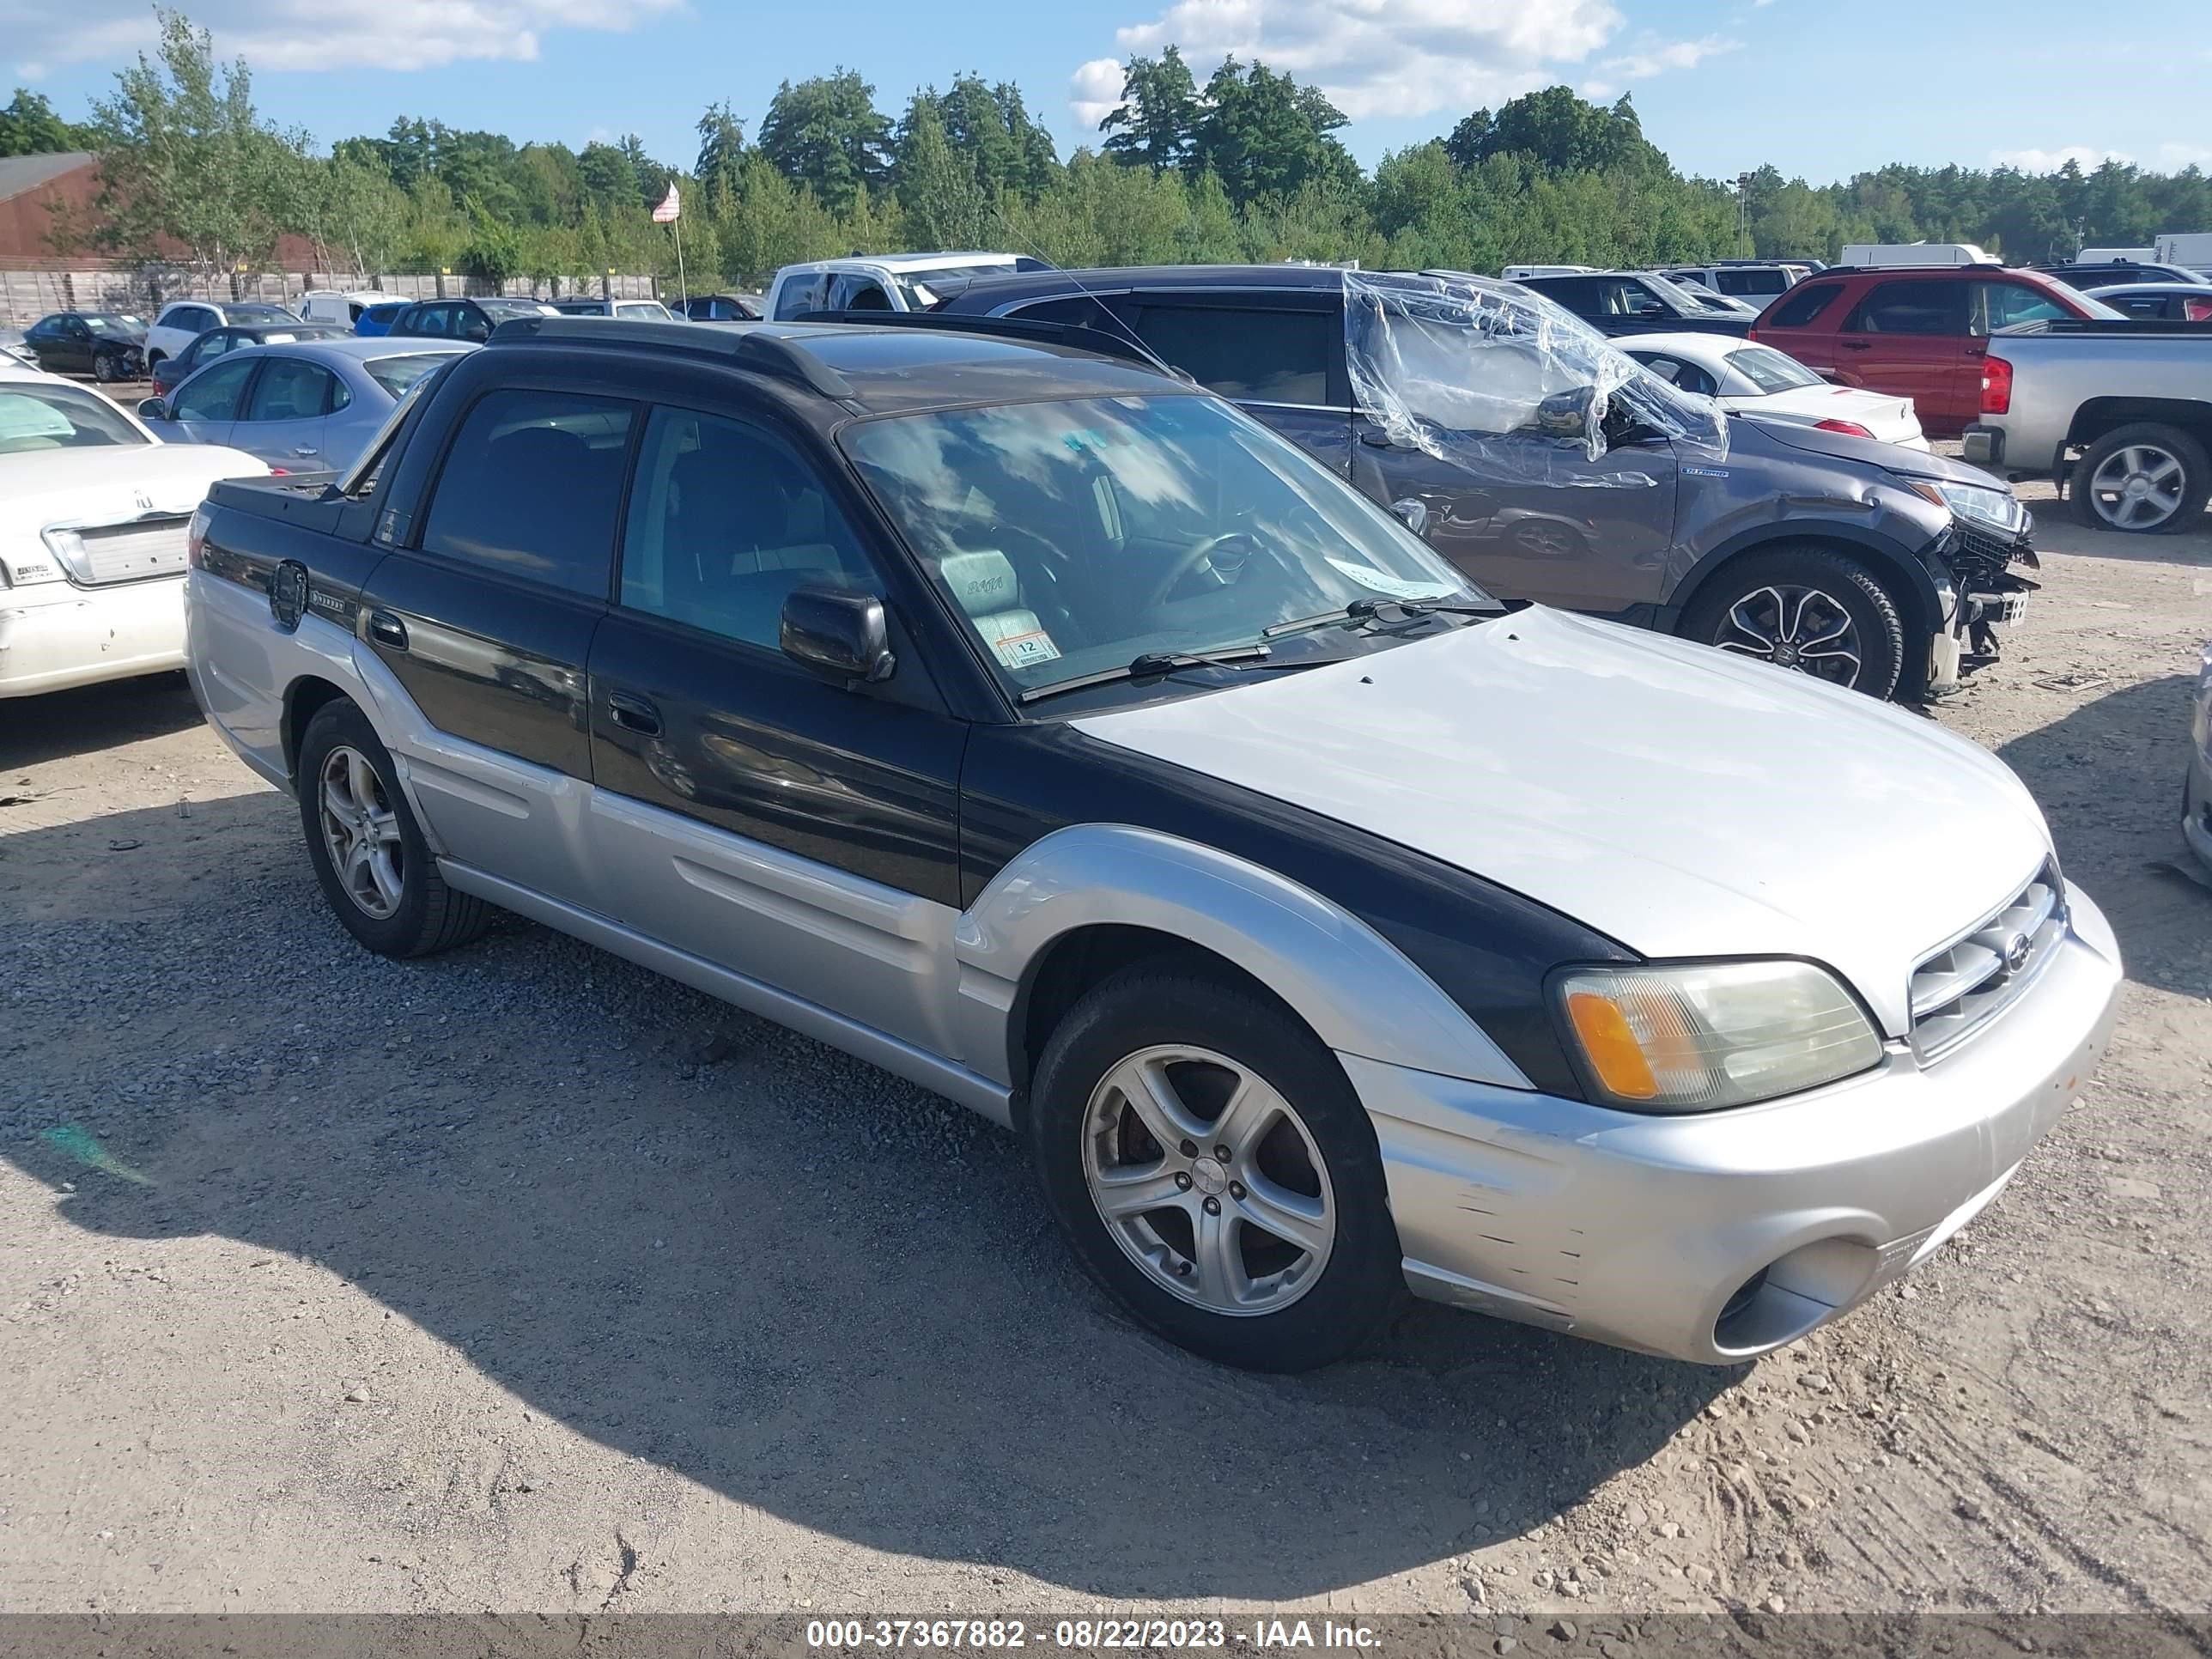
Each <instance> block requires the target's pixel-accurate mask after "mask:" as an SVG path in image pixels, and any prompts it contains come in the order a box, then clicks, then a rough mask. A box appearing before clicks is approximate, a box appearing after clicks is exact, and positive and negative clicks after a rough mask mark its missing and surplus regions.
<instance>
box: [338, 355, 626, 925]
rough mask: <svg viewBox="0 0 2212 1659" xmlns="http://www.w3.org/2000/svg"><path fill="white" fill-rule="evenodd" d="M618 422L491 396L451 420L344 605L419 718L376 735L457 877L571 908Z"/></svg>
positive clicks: (543, 397)
mask: <svg viewBox="0 0 2212 1659" xmlns="http://www.w3.org/2000/svg"><path fill="white" fill-rule="evenodd" d="M634 426H635V408H634V406H633V405H632V404H629V403H626V402H623V401H621V400H619V399H617V398H599V397H587V396H583V395H580V394H577V393H572V392H541V391H535V390H531V389H527V388H523V387H515V386H506V387H500V388H497V389H495V390H493V391H489V392H486V393H485V394H484V395H483V397H481V398H478V399H477V402H476V404H474V405H473V406H472V407H471V409H470V410H469V411H468V413H467V414H466V415H465V416H463V417H462V419H461V422H460V424H459V428H458V429H457V430H456V431H455V432H454V434H453V441H452V443H451V445H450V447H448V448H447V452H446V456H445V460H444V464H443V465H442V467H441V468H440V470H439V471H438V473H437V486H436V489H435V492H434V493H433V494H432V495H431V497H430V499H429V501H428V506H427V507H425V508H424V509H423V511H422V513H420V514H419V515H417V516H418V518H419V520H420V524H421V534H420V538H419V539H418V540H416V541H415V544H414V545H412V546H410V547H402V548H398V549H395V550H393V551H392V552H391V553H389V554H388V555H387V556H386V557H385V558H384V559H383V561H382V562H380V563H379V564H378V565H377V567H376V568H375V570H374V572H372V573H371V574H370V576H369V580H368V587H367V589H366V591H365V592H363V593H362V610H363V611H364V612H365V613H366V614H365V616H364V618H363V622H362V638H363V639H364V640H365V641H367V643H368V647H369V648H370V649H371V650H373V651H374V653H376V655H377V657H378V658H379V659H380V660H381V661H382V662H383V664H384V665H385V666H386V667H387V668H388V669H390V670H391V671H392V676H393V677H394V678H396V679H397V680H398V684H399V687H400V689H401V690H403V691H404V694H405V696H406V697H407V698H408V700H409V701H410V702H411V703H412V704H413V706H414V709H415V711H416V713H418V714H419V715H420V719H419V720H414V721H408V720H401V721H396V722H394V728H395V729H397V731H398V741H397V742H395V743H394V744H393V747H394V749H396V750H399V751H400V753H401V757H402V760H403V762H404V764H405V765H406V767H407V769H408V775H409V777H410V781H411V782H412V783H413V785H414V787H415V791H416V799H417V800H418V801H419V802H420V803H421V805H422V810H423V811H424V813H425V815H426V816H427V817H428V818H429V820H430V823H431V827H432V829H433V830H434V832H435V835H436V836H437V838H438V839H439V840H440V841H441V842H443V844H444V845H445V847H446V848H447V851H448V852H449V853H451V854H453V856H454V857H455V858H458V859H459V860H462V861H463V862H465V863H468V864H473V865H478V866H483V867H484V868H486V869H489V870H493V871H495V872H498V873H499V874H500V875H501V876H502V877H504V878H507V879H509V880H513V881H515V882H518V883H520V884H522V885H524V886H526V887H528V888H531V889H532V890H536V891H538V892H542V893H546V894H550V895H551V896H554V897H556V898H560V899H563V900H567V901H568V902H584V900H585V899H586V896H587V886H586V880H585V875H584V860H583V858H582V854H581V851H580V828H579V826H580V822H581V819H582V817H583V813H584V811H585V808H586V805H588V802H589V799H590V793H591V776H592V761H591V735H590V731H589V726H588V722H587V720H586V709H585V702H584V693H585V678H584V675H585V665H586V661H587V660H588V659H589V655H590V652H591V644H592V633H593V632H594V631H595V630H596V629H598V628H599V623H600V619H601V618H602V617H605V614H606V610H607V594H608V590H609V587H610V586H611V582H612V580H613V568H614V544H615V526H616V524H617V520H618V519H619V517H620V509H621V503H622V492H623V471H624V469H625V467H626V465H627V464H628V460H629V447H630V438H631V435H632V432H633V429H634Z"/></svg>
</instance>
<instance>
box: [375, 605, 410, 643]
mask: <svg viewBox="0 0 2212 1659" xmlns="http://www.w3.org/2000/svg"><path fill="white" fill-rule="evenodd" d="M368 637H369V638H370V639H372V640H374V641H376V643H377V644H379V645H382V646H388V647H391V648H392V650H394V651H404V650H405V649H406V648H407V624H406V623H404V622H402V621H400V620H399V618H398V617H395V616H393V615H392V613H391V612H390V611H370V612H369V613H368Z"/></svg>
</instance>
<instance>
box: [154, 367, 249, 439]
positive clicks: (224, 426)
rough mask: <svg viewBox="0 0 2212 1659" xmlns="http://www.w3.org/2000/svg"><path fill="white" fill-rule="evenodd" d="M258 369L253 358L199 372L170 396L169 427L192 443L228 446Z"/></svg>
mask: <svg viewBox="0 0 2212 1659" xmlns="http://www.w3.org/2000/svg"><path fill="white" fill-rule="evenodd" d="M259 367H260V364H259V363H258V362H256V361H255V360H254V359H252V357H233V358H230V359H228V361H224V360H222V359H218V360H217V361H216V362H215V363H214V364H213V365H211V366H210V367H209V368H204V369H201V370H200V371H199V372H198V373H197V374H194V375H193V376H192V377H191V379H190V380H186V381H185V383H184V385H182V386H179V387H178V388H177V389H176V391H174V392H172V393H171V394H170V395H169V420H170V422H171V423H172V424H173V425H174V426H176V427H177V428H179V430H180V431H181V432H182V433H183V435H184V436H185V438H186V439H187V440H188V441H191V442H192V443H196V444H227V443H228V442H229V441H230V435H231V433H232V431H233V430H234V428H236V426H237V424H238V416H239V411H240V410H242V409H244V408H245V407H246V391H247V388H248V387H249V386H251V384H252V380H253V371H254V370H255V369H257V368H259Z"/></svg>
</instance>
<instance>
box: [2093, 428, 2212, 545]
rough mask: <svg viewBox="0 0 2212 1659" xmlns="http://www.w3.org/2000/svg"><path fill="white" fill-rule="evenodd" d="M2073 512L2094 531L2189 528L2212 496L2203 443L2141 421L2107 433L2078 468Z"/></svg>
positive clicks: (2210, 465)
mask: <svg viewBox="0 0 2212 1659" xmlns="http://www.w3.org/2000/svg"><path fill="white" fill-rule="evenodd" d="M2074 480H2075V482H2074V513H2075V517H2077V518H2079V519H2080V520H2081V522H2082V523H2083V524H2085V525H2087V526H2089V527H2090V528H2091V529H2092V530H2124V531H2128V532H2131V533H2134V534H2136V535H2149V534H2157V533H2160V532H2171V531H2176V530H2185V529H2186V528H2188V527H2189V526H2191V525H2192V524H2194V523H2195V522H2196V521H2197V514H2198V513H2202V512H2203V510H2204V501H2205V497H2206V495H2208V494H2212V462H2208V461H2207V460H2206V459H2205V454H2204V446H2203V445H2202V444H2200V443H2198V442H2197V440H2196V439H2194V438H2192V437H2191V436H2190V435H2188V434H2187V433H2186V432H2184V431H2182V430H2180V429H2179V428H2177V427H2170V426H2160V425H2158V424H2157V423H2155V422H2148V421H2139V422H2136V424H2134V425H2132V426H2124V427H2120V428H2118V429H2116V430H2114V431H2112V432H2108V433H2106V435H2104V436H2103V437H2101V438H2100V439H2098V440H2097V441H2096V442H2095V443H2093V444H2092V445H2091V446H2090V447H2089V451H2088V453H2087V454H2085V455H2083V456H2082V457H2081V460H2080V462H2079V463H2077V464H2076V465H2075V468H2074Z"/></svg>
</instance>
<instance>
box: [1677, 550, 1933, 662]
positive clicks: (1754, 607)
mask: <svg viewBox="0 0 2212 1659" xmlns="http://www.w3.org/2000/svg"><path fill="white" fill-rule="evenodd" d="M1681 631H1682V634H1683V635H1684V637H1685V638H1687V639H1693V640H1698V641H1702V642H1704V643H1705V644H1706V645H1710V646H1713V647H1717V648H1718V649H1720V650H1723V651H1727V652H1731V653H1735V654H1736V655H1738V656H1744V657H1753V658H1756V659H1759V661H1761V662H1771V663H1772V664H1773V665H1775V666H1776V667H1778V668H1788V669H1794V670H1795V671H1797V672H1798V673H1801V674H1810V675H1811V676H1813V678H1815V679H1820V680H1826V681H1827V682H1828V684H1831V685H1839V686H1842V687H1844V689H1845V690H1851V691H1863V692H1865V693H1866V694H1867V695H1868V696H1870V697H1887V696H1889V695H1890V693H1891V692H1893V691H1894V690H1896V689H1897V683H1898V679H1899V676H1900V675H1901V674H1902V672H1903V671H1904V667H1905V624H1904V623H1903V621H1902V620H1901V619H1900V618H1899V616H1898V612H1897V601H1896V600H1895V599H1893V598H1892V597H1891V596H1890V592H1889V590H1888V589H1887V587H1885V586H1882V584H1881V581H1880V580H1878V579H1877V578H1876V577H1875V574H1874V573H1873V572H1871V571H1869V569H1868V568H1866V567H1865V566H1864V565H1863V564H1861V563H1860V562H1858V561H1857V560H1856V559H1852V558H1850V557H1847V556H1844V555H1843V554H1840V553H1832V552H1830V551H1829V550H1827V549H1826V548H1823V547H1785V548H1777V549H1775V550H1771V551H1769V552H1761V553H1752V554H1747V555H1746V556H1744V557H1742V558H1741V559H1737V560H1735V561H1734V562H1732V563H1730V564H1729V566H1728V568H1725V569H1724V570H1723V571H1721V572H1720V574H1717V575H1716V576H1715V577H1714V578H1713V579H1712V580H1711V581H1709V582H1708V583H1706V584H1705V587H1704V588H1703V589H1702V590H1701V591H1700V592H1699V594H1698V596H1697V598H1695V599H1692V600H1691V601H1690V605H1689V607H1688V609H1687V610H1686V611H1684V612H1683V614H1682V627H1681Z"/></svg>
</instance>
